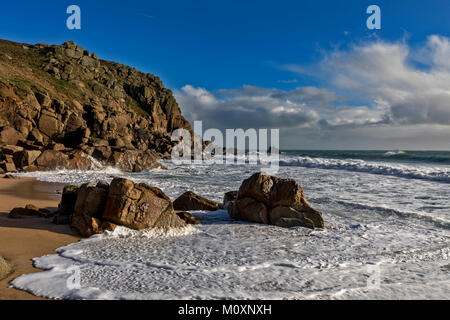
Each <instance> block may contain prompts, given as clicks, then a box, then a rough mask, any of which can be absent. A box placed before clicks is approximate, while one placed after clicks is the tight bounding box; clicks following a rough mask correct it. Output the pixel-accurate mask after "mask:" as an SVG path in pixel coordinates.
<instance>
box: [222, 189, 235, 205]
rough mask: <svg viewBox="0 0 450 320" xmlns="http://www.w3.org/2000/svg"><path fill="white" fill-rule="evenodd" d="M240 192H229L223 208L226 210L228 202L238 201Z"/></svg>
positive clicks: (224, 199) (226, 194) (225, 196)
mask: <svg viewBox="0 0 450 320" xmlns="http://www.w3.org/2000/svg"><path fill="white" fill-rule="evenodd" d="M237 196H238V191H229V192H227V193H225V195H224V196H223V207H224V208H226V207H227V204H228V202H230V201H235V200H237Z"/></svg>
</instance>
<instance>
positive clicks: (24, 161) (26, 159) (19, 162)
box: [14, 150, 41, 168]
mask: <svg viewBox="0 0 450 320" xmlns="http://www.w3.org/2000/svg"><path fill="white" fill-rule="evenodd" d="M40 155H41V152H40V151H38V150H23V151H19V152H16V153H15V154H14V164H15V165H16V167H17V168H23V167H27V166H30V165H32V164H33V163H34V161H35V160H36V159H37V158H38V157H39V156H40Z"/></svg>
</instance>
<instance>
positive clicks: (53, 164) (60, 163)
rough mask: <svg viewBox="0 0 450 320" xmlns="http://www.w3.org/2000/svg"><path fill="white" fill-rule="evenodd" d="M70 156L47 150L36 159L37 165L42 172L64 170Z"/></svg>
mask: <svg viewBox="0 0 450 320" xmlns="http://www.w3.org/2000/svg"><path fill="white" fill-rule="evenodd" d="M68 159H69V156H68V155H66V154H64V153H62V152H60V151H56V150H45V151H44V152H42V154H41V155H40V156H39V157H38V158H37V159H36V165H37V166H38V167H39V169H41V170H55V169H58V168H64V167H65V166H66V164H67V160H68Z"/></svg>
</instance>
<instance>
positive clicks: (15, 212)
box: [8, 208, 42, 219]
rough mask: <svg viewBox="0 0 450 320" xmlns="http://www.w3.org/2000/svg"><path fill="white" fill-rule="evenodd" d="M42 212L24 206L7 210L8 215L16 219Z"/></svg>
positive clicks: (38, 215) (39, 214)
mask: <svg viewBox="0 0 450 320" xmlns="http://www.w3.org/2000/svg"><path fill="white" fill-rule="evenodd" d="M41 215H42V214H41V213H40V212H39V211H38V210H34V209H26V208H14V209H12V210H11V211H10V212H9V215H8V217H9V218H12V219H18V218H23V217H40V216H41Z"/></svg>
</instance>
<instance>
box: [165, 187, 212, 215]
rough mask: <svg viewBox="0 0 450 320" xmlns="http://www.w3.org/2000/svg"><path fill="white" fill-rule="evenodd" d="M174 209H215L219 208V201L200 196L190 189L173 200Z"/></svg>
mask: <svg viewBox="0 0 450 320" xmlns="http://www.w3.org/2000/svg"><path fill="white" fill-rule="evenodd" d="M173 207H174V209H175V210H182V211H189V210H207V211H215V210H218V209H220V206H219V203H217V202H215V201H211V200H208V199H205V198H203V197H200V196H199V195H197V194H195V193H194V192H192V191H186V192H185V193H183V194H182V195H181V196H179V197H178V198H177V199H176V200H175V201H174V202H173Z"/></svg>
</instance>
